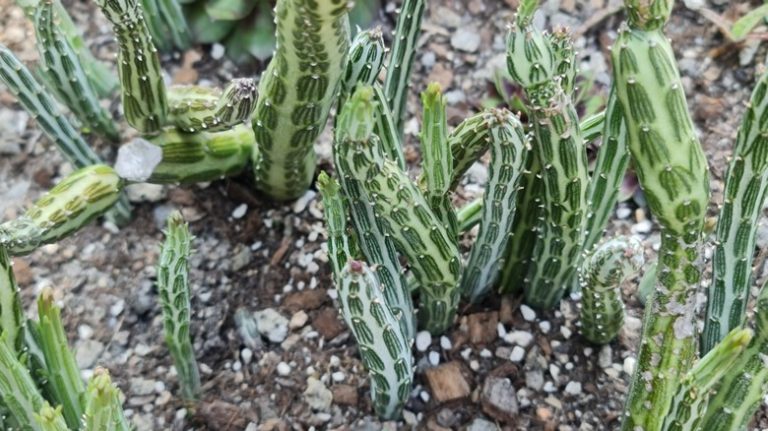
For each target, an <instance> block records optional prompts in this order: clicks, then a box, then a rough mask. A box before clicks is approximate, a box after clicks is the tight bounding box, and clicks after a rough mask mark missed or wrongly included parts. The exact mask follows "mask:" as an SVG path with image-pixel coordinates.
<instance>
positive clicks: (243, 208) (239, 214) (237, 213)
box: [232, 204, 248, 220]
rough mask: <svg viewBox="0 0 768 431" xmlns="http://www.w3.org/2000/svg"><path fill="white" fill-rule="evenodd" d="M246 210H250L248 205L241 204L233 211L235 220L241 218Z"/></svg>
mask: <svg viewBox="0 0 768 431" xmlns="http://www.w3.org/2000/svg"><path fill="white" fill-rule="evenodd" d="M246 212H248V205H246V204H240V205H238V206H237V208H235V209H234V211H232V218H233V219H235V220H237V219H241V218H243V217H244V216H245V213H246Z"/></svg>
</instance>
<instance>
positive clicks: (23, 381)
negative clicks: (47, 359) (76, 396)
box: [0, 335, 45, 431]
mask: <svg viewBox="0 0 768 431" xmlns="http://www.w3.org/2000/svg"><path fill="white" fill-rule="evenodd" d="M17 355H18V354H17V353H16V351H14V350H11V349H10V348H8V341H7V340H6V339H5V335H2V336H0V399H2V403H3V405H4V406H5V407H7V408H8V411H9V412H10V413H11V415H12V416H13V418H14V420H15V421H16V422H17V424H18V426H19V428H20V429H21V430H23V431H43V429H42V427H40V426H39V425H38V424H37V420H36V419H35V415H36V414H37V413H38V412H39V411H40V409H42V408H43V404H44V403H45V400H44V399H43V396H42V395H40V392H39V391H38V389H37V387H36V386H35V382H34V380H33V379H32V376H30V374H29V371H27V369H26V368H25V367H24V364H22V363H21V362H20V361H19V359H18V357H17Z"/></svg>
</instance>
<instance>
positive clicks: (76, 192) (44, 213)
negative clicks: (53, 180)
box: [0, 165, 123, 256]
mask: <svg viewBox="0 0 768 431" xmlns="http://www.w3.org/2000/svg"><path fill="white" fill-rule="evenodd" d="M122 187H123V180H122V179H121V178H120V177H119V176H118V175H117V174H116V173H115V171H114V170H113V169H112V168H110V167H109V166H106V165H93V166H89V167H87V168H84V169H80V170H79V171H76V172H74V173H72V174H70V175H69V176H68V177H67V178H65V179H64V180H63V181H62V182H60V183H59V184H57V185H56V186H55V187H54V188H52V189H51V190H50V191H49V192H48V193H46V194H45V195H44V196H43V197H42V198H40V199H38V200H37V201H36V202H35V203H34V204H33V205H32V206H31V207H30V208H29V209H28V210H27V212H25V213H24V214H23V215H22V216H21V217H19V218H18V219H16V220H11V221H7V222H5V223H3V224H0V247H6V248H7V250H8V252H9V253H10V254H11V255H14V256H18V255H22V254H27V253H31V252H32V251H33V250H35V249H36V248H38V247H40V246H41V245H45V244H49V243H52V242H56V241H58V240H60V239H61V238H64V237H66V236H69V235H70V234H72V233H74V232H77V231H78V230H80V229H81V228H82V227H83V226H85V225H86V224H88V223H89V222H90V221H91V220H93V219H94V218H96V217H98V216H100V215H102V214H104V213H105V212H106V211H107V210H109V209H110V208H111V207H112V206H113V205H114V204H115V202H117V200H118V198H119V197H120V192H121V190H122Z"/></svg>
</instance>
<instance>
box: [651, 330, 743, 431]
mask: <svg viewBox="0 0 768 431" xmlns="http://www.w3.org/2000/svg"><path fill="white" fill-rule="evenodd" d="M751 339H752V331H751V330H750V329H734V330H733V331H731V333H730V334H728V335H726V336H725V337H724V338H723V339H722V340H721V341H720V342H719V343H718V344H716V345H715V347H714V348H713V349H712V350H710V351H709V352H708V353H707V354H706V355H705V356H704V357H703V358H701V359H699V360H698V361H697V362H696V364H695V365H694V366H693V368H692V369H691V370H690V371H689V372H688V373H687V374H686V376H685V378H684V379H683V381H682V383H681V384H680V387H679V388H678V390H677V394H676V395H675V398H674V399H673V400H672V408H671V409H670V414H669V415H668V416H667V417H666V418H665V422H664V426H663V429H664V430H668V431H692V430H717V431H723V430H724V429H723V428H722V427H716V428H707V427H706V426H705V427H702V425H704V424H705V422H703V419H704V412H705V411H707V410H709V409H710V408H711V407H712V404H711V402H710V399H711V394H710V393H711V391H712V389H713V388H714V387H715V386H716V385H717V383H718V382H720V380H721V378H722V377H723V376H724V375H726V374H728V373H729V370H732V369H733V368H732V367H733V365H734V364H735V363H738V361H739V359H740V358H741V357H742V356H743V353H744V349H745V348H746V347H747V345H748V344H749V343H750V340H751Z"/></svg>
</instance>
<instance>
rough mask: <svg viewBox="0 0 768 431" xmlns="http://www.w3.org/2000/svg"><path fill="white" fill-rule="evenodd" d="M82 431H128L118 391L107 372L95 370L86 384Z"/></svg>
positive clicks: (101, 369)
mask: <svg viewBox="0 0 768 431" xmlns="http://www.w3.org/2000/svg"><path fill="white" fill-rule="evenodd" d="M83 422H84V423H83V430H84V431H129V430H130V429H131V427H130V426H129V425H128V421H126V420H125V415H124V413H123V407H122V404H121V402H120V389H118V388H117V387H116V386H115V385H114V384H113V383H112V380H111V379H110V378H109V372H107V370H105V369H103V368H97V369H96V370H94V372H93V377H91V381H90V382H88V391H87V393H86V407H85V417H84V421H83Z"/></svg>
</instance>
